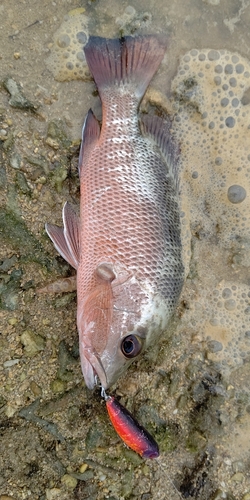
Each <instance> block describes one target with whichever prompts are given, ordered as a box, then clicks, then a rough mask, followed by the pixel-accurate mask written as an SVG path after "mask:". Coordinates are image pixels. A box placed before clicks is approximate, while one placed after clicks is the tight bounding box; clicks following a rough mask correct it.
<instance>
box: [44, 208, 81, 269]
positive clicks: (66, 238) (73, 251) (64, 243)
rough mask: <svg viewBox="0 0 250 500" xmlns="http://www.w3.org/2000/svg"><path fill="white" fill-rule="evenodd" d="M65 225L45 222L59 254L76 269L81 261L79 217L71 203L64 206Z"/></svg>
mask: <svg viewBox="0 0 250 500" xmlns="http://www.w3.org/2000/svg"><path fill="white" fill-rule="evenodd" d="M63 222H64V227H63V228H62V227H59V226H55V225H54V224H45V229H46V232H47V234H48V235H49V237H50V239H51V240H52V241H53V243H54V246H55V248H56V250H57V251H58V252H59V254H60V255H61V256H62V257H63V258H64V259H65V260H66V261H67V262H68V263H69V264H70V265H71V266H72V267H74V268H75V269H77V267H78V262H79V234H78V217H77V215H76V214H75V212H74V210H73V208H72V207H71V205H70V203H65V205H64V207H63Z"/></svg>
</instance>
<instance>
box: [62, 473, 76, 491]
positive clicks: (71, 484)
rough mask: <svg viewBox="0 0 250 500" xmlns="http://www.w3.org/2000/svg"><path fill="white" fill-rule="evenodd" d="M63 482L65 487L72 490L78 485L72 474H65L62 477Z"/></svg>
mask: <svg viewBox="0 0 250 500" xmlns="http://www.w3.org/2000/svg"><path fill="white" fill-rule="evenodd" d="M61 481H62V483H63V484H65V486H66V487H67V488H69V489H71V490H74V489H75V487H76V485H77V479H76V478H75V477H73V476H71V475H70V474H64V476H62V478H61Z"/></svg>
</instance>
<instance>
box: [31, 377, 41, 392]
mask: <svg viewBox="0 0 250 500" xmlns="http://www.w3.org/2000/svg"><path fill="white" fill-rule="evenodd" d="M30 390H31V391H32V392H33V394H34V395H35V396H41V394H42V389H41V387H39V385H38V384H37V383H36V382H35V381H34V380H32V382H31V383H30Z"/></svg>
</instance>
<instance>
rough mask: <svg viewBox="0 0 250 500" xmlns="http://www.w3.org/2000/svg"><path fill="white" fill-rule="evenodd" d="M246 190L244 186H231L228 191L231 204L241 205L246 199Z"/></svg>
mask: <svg viewBox="0 0 250 500" xmlns="http://www.w3.org/2000/svg"><path fill="white" fill-rule="evenodd" d="M246 195H247V193H246V190H245V189H244V188H243V187H242V186H237V184H234V185H233V186H230V187H229V188H228V191H227V197H228V199H229V201H231V203H241V202H242V201H244V200H245V198H246Z"/></svg>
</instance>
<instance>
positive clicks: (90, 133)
mask: <svg viewBox="0 0 250 500" xmlns="http://www.w3.org/2000/svg"><path fill="white" fill-rule="evenodd" d="M99 136H100V126H99V123H98V120H97V119H96V117H95V115H94V114H93V111H92V109H90V110H89V111H88V114H87V116H86V118H85V121H84V124H83V127H82V143H81V149H80V156H79V164H78V168H79V175H81V169H82V167H84V164H83V163H85V162H86V160H87V157H88V156H89V153H90V151H91V150H92V149H93V147H94V145H95V144H96V142H97V141H98V139H99Z"/></svg>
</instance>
